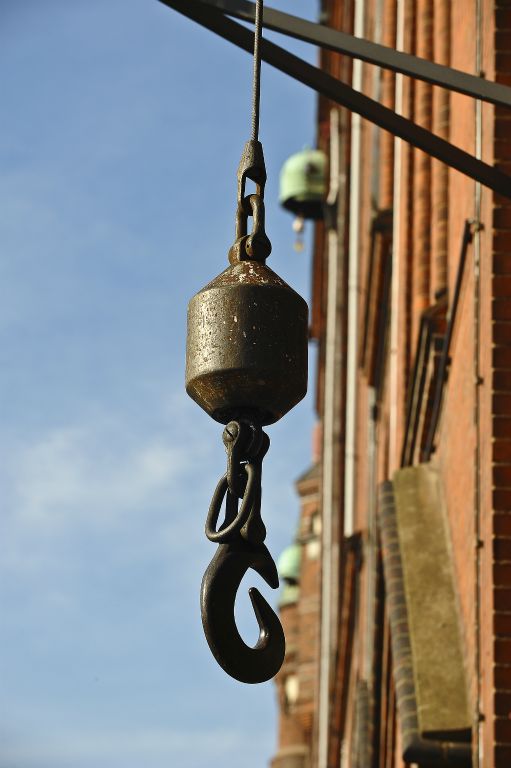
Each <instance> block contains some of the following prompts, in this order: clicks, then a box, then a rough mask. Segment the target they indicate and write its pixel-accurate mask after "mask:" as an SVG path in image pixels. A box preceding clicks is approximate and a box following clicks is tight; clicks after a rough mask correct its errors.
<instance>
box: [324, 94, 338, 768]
mask: <svg viewBox="0 0 511 768" xmlns="http://www.w3.org/2000/svg"><path fill="white" fill-rule="evenodd" d="M339 118H340V114H339V110H338V109H337V108H334V109H332V110H331V112H330V190H329V193H328V198H327V204H328V207H329V209H330V210H331V211H335V217H336V218H335V222H330V228H329V230H328V240H327V254H328V273H327V274H328V282H327V311H326V334H325V383H324V400H323V402H324V407H323V478H322V505H321V506H322V550H321V567H322V571H321V635H320V638H321V639H320V660H319V706H318V768H327V765H328V746H329V728H330V694H331V685H330V682H331V678H332V672H331V668H332V658H333V653H334V650H335V639H336V635H337V633H336V628H337V603H338V578H337V574H338V571H339V568H338V558H339V554H338V553H339V531H338V524H337V520H338V509H339V504H338V501H339V494H338V487H339V478H338V474H339V472H338V466H339V461H338V459H339V434H340V422H341V420H340V409H339V398H340V389H341V388H340V377H341V374H342V365H341V333H342V330H341V304H342V259H341V248H342V243H343V241H344V231H343V224H342V221H341V217H340V216H339V208H340V207H341V206H342V192H343V190H342V189H340V185H341V183H342V184H343V185H344V174H341V172H340V160H341V147H340V126H339ZM339 198H341V206H339Z"/></svg>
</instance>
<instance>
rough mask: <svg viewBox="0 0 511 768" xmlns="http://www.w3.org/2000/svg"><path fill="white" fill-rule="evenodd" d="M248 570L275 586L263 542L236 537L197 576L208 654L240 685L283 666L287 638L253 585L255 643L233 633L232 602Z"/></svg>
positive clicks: (276, 581)
mask: <svg viewBox="0 0 511 768" xmlns="http://www.w3.org/2000/svg"><path fill="white" fill-rule="evenodd" d="M249 568H253V569H254V570H255V571H256V572H257V573H258V574H259V575H260V576H261V577H262V578H263V579H264V580H265V581H266V583H267V584H268V585H269V586H270V587H272V588H273V589H276V588H277V587H278V585H279V577H278V574H277V567H276V565H275V563H274V561H273V558H272V556H271V555H270V553H269V551H268V549H267V547H266V546H265V545H264V544H252V543H250V542H248V541H246V540H245V539H243V538H242V537H241V536H238V537H236V539H234V540H231V541H229V542H227V543H226V544H220V545H219V546H218V549H217V551H216V553H215V555H214V557H213V559H212V561H211V563H210V564H209V566H208V568H207V570H206V573H205V574H204V577H203V579H202V587H201V614H202V625H203V627H204V633H205V635H206V639H207V641H208V645H209V647H210V649H211V652H212V654H213V656H214V657H215V659H216V660H217V662H218V663H219V664H220V666H221V667H222V668H223V669H224V670H225V671H226V672H227V674H229V675H231V677H234V678H235V679H236V680H239V681H240V682H242V683H263V682H265V681H266V680H269V679H270V678H272V677H273V676H274V675H276V674H277V672H278V671H279V669H280V667H281V666H282V662H283V661H284V654H285V649H286V642H285V639H284V632H283V629H282V626H281V624H280V621H279V619H278V617H277V615H276V614H275V613H274V611H273V610H272V608H271V607H270V606H269V604H268V603H267V601H266V600H265V599H264V597H263V596H262V595H261V593H260V592H259V590H258V589H256V588H255V587H252V588H251V589H250V590H249V595H250V599H251V601H252V605H253V607H254V612H255V615H256V618H257V623H258V624H259V639H258V641H257V643H256V645H255V647H254V648H251V647H250V646H248V645H247V644H246V643H245V642H244V640H243V639H242V637H241V635H240V633H239V632H238V628H237V626H236V621H235V618H234V603H235V600H236V593H237V591H238V587H239V585H240V583H241V580H242V578H243V576H244V575H245V573H246V572H247V571H248V569H249Z"/></svg>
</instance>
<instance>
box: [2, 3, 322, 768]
mask: <svg viewBox="0 0 511 768" xmlns="http://www.w3.org/2000/svg"><path fill="white" fill-rule="evenodd" d="M273 5H274V6H275V7H279V8H281V9H283V10H289V11H291V12H293V13H295V14H297V15H302V16H305V17H308V18H314V17H315V15H316V11H317V7H316V6H317V4H316V1H315V0H286V1H284V0H282V2H273ZM0 40H1V45H0V66H1V69H2V72H3V78H2V86H1V101H2V119H1V122H0V172H1V176H0V210H1V214H0V244H1V255H0V402H1V403H2V407H1V410H0V422H1V424H0V487H1V488H2V513H1V515H0V603H1V606H2V608H1V610H0V647H1V649H2V650H1V653H0V768H50V767H51V768H64V767H65V768H100V767H101V766H106V765H108V766H109V768H117V767H118V766H119V768H120V766H122V767H123V768H135V767H136V768H140V766H141V765H143V766H147V767H148V768H163V766H166V768H168V766H174V765H176V766H177V765H179V766H180V768H206V766H207V767H208V768H210V766H216V765H222V766H223V768H231V767H232V768H234V766H236V767H237V768H238V766H239V765H240V764H241V763H242V764H243V766H244V768H256V766H263V765H265V764H266V763H267V761H268V759H269V758H270V756H271V754H272V753H273V751H274V749H275V739H276V719H275V693H274V687H273V685H272V684H271V683H267V684H264V685H259V686H243V685H241V684H239V683H237V682H235V681H233V680H231V679H230V678H229V677H227V676H226V675H225V673H224V672H223V671H222V670H220V668H219V667H217V665H216V662H215V661H214V660H213V658H212V656H211V655H210V653H209V650H208V648H207V645H206V642H205V640H204V637H203V633H202V627H201V623H200V615H199V607H198V593H199V587H200V581H201V578H202V573H203V571H204V570H205V568H206V566H207V564H208V562H209V560H210V559H211V557H212V556H213V553H214V545H212V544H210V543H209V542H208V541H207V540H206V539H205V537H204V533H203V528H204V519H205V515H206V511H207V507H208V504H209V499H210V496H211V493H212V491H213V488H214V486H215V483H216V481H217V479H218V477H219V476H220V474H222V472H223V471H224V463H225V454H224V451H223V445H222V442H221V431H222V428H221V426H220V425H218V424H215V423H214V422H212V421H211V420H210V419H209V418H208V417H207V416H206V414H205V413H203V412H202V411H201V410H200V409H199V408H198V407H197V406H196V405H195V403H193V402H192V401H191V400H189V398H188V397H187V396H186V394H185V392H184V384H183V378H184V372H183V369H184V345H185V325H186V304H187V301H188V299H189V298H190V297H191V296H192V295H193V294H194V293H195V292H196V291H197V290H199V288H201V287H202V286H203V285H204V284H206V283H207V282H209V280H210V279H211V278H212V277H214V276H215V275H216V274H218V273H219V272H221V271H222V270H223V269H224V267H225V266H226V263H227V262H226V255H227V250H228V248H229V246H230V245H231V243H232V239H233V232H234V211H235V191H236V167H237V164H238V160H239V156H240V153H241V150H242V147H243V144H244V142H245V141H246V139H247V138H249V127H250V123H249V108H250V104H249V102H250V96H249V93H250V78H251V62H250V59H249V57H248V56H247V55H246V54H244V53H242V52H240V51H238V50H236V49H235V48H233V47H231V46H229V44H227V43H226V42H223V41H221V40H219V39H218V38H216V37H214V36H213V35H212V34H211V33H208V32H206V31H204V30H202V29H200V28H199V27H197V26H196V25H194V24H193V23H192V22H190V21H188V20H186V19H183V18H181V17H180V16H179V15H177V14H175V13H174V12H172V11H170V10H169V9H167V8H165V7H164V6H163V5H161V4H160V3H158V2H157V1H156V0H122V1H121V0H72V1H70V0H45V1H44V2H40V0H17V1H16V2H8V0H0ZM287 44H288V45H289V43H287ZM291 47H292V48H293V49H294V50H298V51H299V52H301V53H303V52H304V51H307V54H308V55H309V56H312V57H313V58H314V52H313V51H312V52H310V51H308V49H306V48H305V47H304V46H300V45H297V44H295V45H292V46H291ZM262 85H263V94H262V104H261V139H262V141H263V143H264V146H265V152H266V160H267V166H268V173H269V182H268V186H267V195H266V200H267V230H268V233H269V236H270V238H271V240H272V242H273V248H274V250H273V254H272V256H271V260H270V265H271V266H272V268H273V269H274V270H276V271H277V272H278V273H279V274H281V275H282V277H284V278H285V279H286V280H287V281H288V282H290V283H291V284H292V285H293V286H294V287H296V288H297V290H299V291H300V292H302V294H304V295H305V296H306V298H307V297H308V292H309V271H310V246H309V247H308V248H307V249H306V251H305V252H304V253H302V254H296V253H295V252H294V251H293V249H292V243H293V233H292V231H291V218H290V216H289V215H288V214H286V213H285V212H283V211H281V210H280V209H279V207H278V204H277V194H278V172H279V169H280V167H281V165H282V163H283V161H284V160H285V159H286V157H287V156H288V155H289V154H291V153H292V152H294V151H297V150H299V149H300V148H301V147H302V146H303V145H304V144H307V143H309V144H310V143H312V142H313V140H314V103H315V102H314V96H313V94H311V93H310V92H309V91H307V90H306V89H305V88H304V87H303V86H300V85H298V84H296V83H294V82H293V81H291V80H289V79H288V78H286V77H285V76H284V75H281V74H280V73H275V72H273V71H271V70H269V69H268V68H267V67H265V66H263V82H262ZM309 234H310V233H309ZM313 384H314V382H311V392H312V390H313ZM311 403H312V397H311V394H309V396H308V397H307V399H306V400H305V401H304V402H303V403H302V404H300V405H299V406H298V407H297V408H296V409H295V410H294V411H293V412H291V413H290V414H289V415H288V416H287V417H286V418H285V419H284V420H283V421H282V422H281V423H280V424H277V425H275V426H274V427H271V428H270V429H269V434H270V437H271V439H272V446H271V448H270V452H269V454H268V456H267V458H266V460H265V467H264V475H263V497H264V498H263V515H264V519H265V522H266V524H267V528H268V539H267V543H268V545H269V548H270V550H271V551H272V552H273V554H274V555H275V556H277V555H278V554H279V552H280V551H281V550H282V548H283V547H284V546H286V544H287V543H288V542H289V541H290V539H291V537H292V535H293V531H294V527H295V525H296V521H297V514H298V503H297V499H296V496H295V493H294V490H293V482H294V479H295V478H296V477H297V476H298V474H300V473H301V472H302V471H303V470H304V469H306V468H307V466H308V464H309V462H310V433H311V425H312V421H313V415H312V404H311ZM250 583H251V584H255V585H257V586H260V588H261V589H262V591H263V592H264V594H265V595H266V596H267V597H268V598H270V595H269V594H268V592H269V591H270V592H271V590H268V588H267V587H266V586H265V585H264V584H263V585H262V586H261V583H260V580H259V579H258V577H257V576H255V575H254V577H253V578H252V577H251V578H250ZM245 593H246V587H245V586H243V587H242V594H241V595H240V598H241V599H240V601H239V602H240V625H241V627H242V629H243V632H244V634H245V636H246V637H247V639H248V640H249V641H254V639H255V637H254V636H255V634H256V629H255V627H256V625H255V620H253V619H252V618H251V616H250V608H249V604H248V598H247V597H246V595H245ZM274 598H275V596H273V599H274Z"/></svg>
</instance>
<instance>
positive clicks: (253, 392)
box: [186, 259, 308, 426]
mask: <svg viewBox="0 0 511 768" xmlns="http://www.w3.org/2000/svg"><path fill="white" fill-rule="evenodd" d="M307 337H308V309H307V304H306V303H305V301H304V300H303V299H302V297H301V296H299V295H298V294H297V293H296V291H294V290H293V289H292V288H290V287H289V285H287V283H285V282H284V280H282V279H281V278H280V277H279V276H278V275H276V274H275V272H273V271H272V270H271V269H270V268H269V267H268V266H266V264H265V263H260V262H258V261H255V260H251V259H249V260H244V261H239V262H238V263H235V264H233V265H232V266H229V267H228V268H227V269H226V270H225V271H224V272H222V273H221V274H220V275H218V277H216V278H215V279H214V280H212V281H211V282H210V283H208V285H206V286H205V287H204V288H203V289H202V290H201V291H199V292H198V293H197V294H196V295H195V296H194V297H193V298H192V299H191V300H190V303H189V305H188V335H187V348H186V391H187V392H188V394H189V395H190V397H192V398H193V399H194V400H195V401H196V402H197V403H198V404H199V405H200V406H201V408H203V409H204V410H205V411H206V412H207V413H208V414H209V415H210V416H212V418H213V419H215V420H216V421H219V422H220V423H221V424H227V423H228V422H229V421H231V420H233V419H236V418H239V417H240V416H242V415H245V416H247V415H250V416H251V417H252V418H254V420H256V421H257V422H258V423H259V424H261V425H263V426H264V425H265V424H273V423H274V422H276V421H278V420H279V419H280V418H281V417H282V416H284V414H285V413H287V411H289V410H290V409H291V408H292V407H293V406H294V405H296V403H298V402H299V401H300V400H301V399H302V398H303V397H304V396H305V393H306V391H307Z"/></svg>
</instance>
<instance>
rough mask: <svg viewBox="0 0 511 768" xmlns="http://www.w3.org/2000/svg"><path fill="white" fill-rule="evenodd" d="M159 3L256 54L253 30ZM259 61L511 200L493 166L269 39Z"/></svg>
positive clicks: (182, 5)
mask: <svg viewBox="0 0 511 768" xmlns="http://www.w3.org/2000/svg"><path fill="white" fill-rule="evenodd" d="M159 1H160V2H162V3H163V4H164V5H167V6H169V7H170V8H173V9H174V10H177V11H179V12H180V13H182V14H183V15H184V16H187V17H188V18H190V19H192V20H194V21H197V22H198V23H199V24H201V25H202V26H204V27H206V28H207V29H209V30H211V31H212V32H215V33H216V34H217V35H219V36H220V37H223V38H224V39H226V40H229V41H230V42H232V43H234V44H235V45H237V46H239V47H240V48H242V49H243V50H245V51H248V52H249V53H252V50H253V35H252V33H251V32H250V30H248V29H246V28H245V27H243V26H242V25H241V24H238V23H237V22H234V21H231V20H230V19H227V18H225V16H224V15H223V14H220V13H219V12H218V11H215V10H212V9H211V8H209V7H207V6H205V5H203V4H202V3H193V4H192V3H190V2H189V0H159ZM261 56H262V59H263V60H264V61H266V62H268V63H269V64H272V65H273V66H274V67H276V68H277V69H279V70H280V71H282V72H284V73H286V74H288V75H290V76H291V77H293V78H294V79H295V80H298V81H299V82H301V83H303V84H304V85H307V86H308V87H310V88H312V89H313V90H315V91H317V92H318V93H321V94H322V95H323V96H325V97H326V98H328V99H331V100H332V101H335V102H336V103H337V104H340V105H341V106H343V107H346V108H347V109H349V110H351V111H352V112H357V113H358V114H360V115H361V116H362V117H364V118H366V119H367V120H369V121H370V122H372V123H374V124H375V125H378V126H379V127H380V128H383V129H384V130H386V131H389V132H390V133H392V134H393V135H394V136H397V137H398V138H401V139H403V140H404V141H407V142H408V143H409V144H411V145H412V146H414V147H417V148H418V149H421V150H423V151H424V152H427V154H428V155H430V156H431V157H434V158H436V159H437V160H441V161H442V162H444V163H446V165H449V166H450V167H451V168H455V169H456V170H458V171H460V172H461V173H463V174H465V175H466V176H469V177H470V178H472V179H475V180H476V181H479V182H481V184H483V185H484V186H486V187H488V188H489V189H493V190H494V192H498V193H499V194H500V195H503V196H504V197H508V198H511V177H510V176H507V175H506V174H505V173H502V172H501V171H499V170H498V169H496V168H494V167H493V166H491V165H488V164H487V163H483V162H482V161H481V160H478V159H476V158H475V157H473V156H472V155H470V154H469V153H467V152H464V151H463V150H462V149H459V147H456V146H454V145H453V144H450V143H449V142H448V141H445V140H444V139H440V138H439V137H438V136H435V135H434V134H433V133H431V132H430V131H427V130H426V129H425V128H421V127H420V126H418V125H416V124H415V123H413V122H412V121H411V120H407V119H406V118H405V117H402V116H401V115H397V114H396V113H395V112H393V111H392V110H391V109H387V108H386V107H384V106H382V105H381V104H379V103H378V102H376V101H374V100H373V99H370V98H369V97H368V96H364V95H363V94H361V93H358V92H357V91H354V90H353V88H350V86H348V85H346V83H343V82H342V81H340V80H336V79H335V78H334V77H332V76H331V75H328V74H327V73H326V72H322V71H321V70H320V69H318V68H317V67H314V66H312V65H311V64H308V63H307V62H305V61H303V60H302V59H300V58H299V57H298V56H294V55H293V54H291V53H289V52H288V51H286V50H284V49H283V48H280V47H279V46H278V45H275V44H274V43H271V42H270V41H269V40H266V39H263V40H262V41H261Z"/></svg>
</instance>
